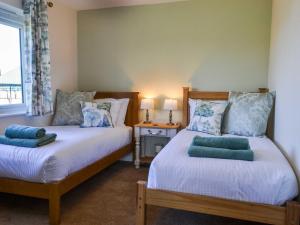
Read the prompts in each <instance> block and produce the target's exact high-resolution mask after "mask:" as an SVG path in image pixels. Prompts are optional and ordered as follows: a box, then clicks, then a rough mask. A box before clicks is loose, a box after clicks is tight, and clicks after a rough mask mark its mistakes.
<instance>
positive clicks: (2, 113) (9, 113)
mask: <svg viewBox="0 0 300 225" xmlns="http://www.w3.org/2000/svg"><path fill="white" fill-rule="evenodd" d="M24 115H26V108H25V104H16V105H1V106H0V118H5V117H14V116H24Z"/></svg>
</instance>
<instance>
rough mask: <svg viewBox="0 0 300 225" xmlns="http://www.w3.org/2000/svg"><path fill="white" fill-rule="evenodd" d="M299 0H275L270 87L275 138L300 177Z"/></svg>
mask: <svg viewBox="0 0 300 225" xmlns="http://www.w3.org/2000/svg"><path fill="white" fill-rule="evenodd" d="M299 59H300V0H284V1H282V0H274V1H273V18H272V32H271V53H270V68H269V87H270V89H271V90H276V95H277V97H276V109H275V110H276V112H275V142H276V143H277V144H278V145H279V146H280V147H281V148H282V150H283V151H284V152H285V153H286V155H287V157H288V158H289V160H290V161H291V163H292V164H293V166H294V168H295V171H296V173H297V174H298V177H300V104H299V103H300V100H299V97H300V63H299Z"/></svg>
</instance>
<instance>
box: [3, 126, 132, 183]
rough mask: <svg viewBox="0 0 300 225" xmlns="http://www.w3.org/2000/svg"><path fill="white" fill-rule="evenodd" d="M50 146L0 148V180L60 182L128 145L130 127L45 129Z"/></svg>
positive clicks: (129, 141)
mask: <svg viewBox="0 0 300 225" xmlns="http://www.w3.org/2000/svg"><path fill="white" fill-rule="evenodd" d="M46 130H47V132H48V133H56V134H57V140H56V142H54V143H51V144H49V145H46V146H43V147H40V148H33V149H31V148H23V147H15V146H8V145H1V144H0V177H7V178H14V179H18V180H24V181H32V182H38V183H50V182H53V181H60V180H63V179H64V178H65V177H67V176H68V175H70V174H72V173H74V172H76V171H79V170H80V169H82V168H84V167H86V166H87V165H90V164H92V163H94V162H96V161H97V160H99V159H101V158H103V157H105V156H107V155H109V154H110V153H112V152H114V151H117V150H118V149H120V148H121V147H123V146H126V145H127V144H129V143H131V141H132V128H131V127H117V128H98V127H97V128H79V127H78V126H49V127H46Z"/></svg>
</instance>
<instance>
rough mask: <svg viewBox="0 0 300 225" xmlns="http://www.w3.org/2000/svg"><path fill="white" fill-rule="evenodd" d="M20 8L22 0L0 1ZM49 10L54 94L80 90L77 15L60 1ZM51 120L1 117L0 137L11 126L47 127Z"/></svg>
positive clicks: (45, 118)
mask: <svg viewBox="0 0 300 225" xmlns="http://www.w3.org/2000/svg"><path fill="white" fill-rule="evenodd" d="M0 1H1V2H4V3H6V4H10V5H12V6H15V7H18V8H21V7H22V4H21V0H0ZM53 2H54V7H53V8H49V9H48V15H49V41H50V51H51V77H52V92H53V98H55V90H56V89H57V88H60V89H62V90H66V91H73V90H76V89H77V12H76V11H75V10H73V9H71V8H69V7H66V6H64V5H62V4H60V3H58V2H57V1H53ZM50 119H51V117H50V116H47V117H34V118H29V117H26V116H10V117H2V118H1V117H0V133H1V132H2V131H3V129H4V128H5V127H6V126H7V125H8V124H11V123H21V124H28V125H35V126H37V125H47V124H48V123H49V121H50Z"/></svg>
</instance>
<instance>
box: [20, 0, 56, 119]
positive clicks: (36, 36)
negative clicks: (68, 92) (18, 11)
mask: <svg viewBox="0 0 300 225" xmlns="http://www.w3.org/2000/svg"><path fill="white" fill-rule="evenodd" d="M23 9H24V16H25V37H24V39H25V40H24V42H25V47H24V54H25V57H24V58H25V62H24V70H25V71H24V82H23V83H24V93H25V96H24V100H25V103H26V106H27V114H28V115H31V116H42V115H46V114H49V113H52V111H53V106H52V91H51V77H50V51H49V40H48V14H47V2H46V0H23Z"/></svg>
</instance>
